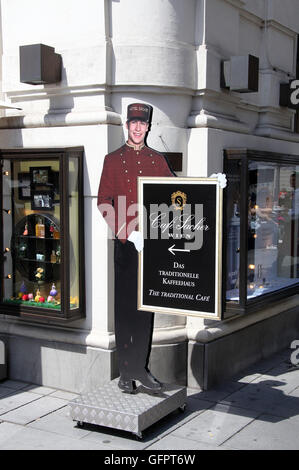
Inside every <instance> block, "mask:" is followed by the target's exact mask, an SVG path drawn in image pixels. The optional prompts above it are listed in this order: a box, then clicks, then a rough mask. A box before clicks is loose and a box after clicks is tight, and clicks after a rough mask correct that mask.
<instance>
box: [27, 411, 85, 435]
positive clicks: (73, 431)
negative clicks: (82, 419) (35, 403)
mask: <svg viewBox="0 0 299 470" xmlns="http://www.w3.org/2000/svg"><path fill="white" fill-rule="evenodd" d="M65 405H66V404H65ZM28 427H30V428H34V429H40V430H42V431H47V432H53V433H55V434H60V435H61V436H68V437H73V438H76V439H81V438H82V437H84V436H86V435H87V434H90V430H88V429H83V428H79V427H77V426H74V423H73V422H72V420H71V419H70V414H69V407H68V406H67V405H66V406H64V407H63V408H60V409H59V410H56V411H53V412H52V413H49V414H47V415H46V416H42V417H40V418H39V419H36V420H35V421H33V422H31V423H29V424H28Z"/></svg>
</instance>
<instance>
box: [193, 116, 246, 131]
mask: <svg viewBox="0 0 299 470" xmlns="http://www.w3.org/2000/svg"><path fill="white" fill-rule="evenodd" d="M187 126H188V127H191V128H202V127H212V128H214V129H221V130H225V131H230V132H240V133H242V134H249V132H250V128H249V126H248V125H247V124H244V123H242V122H241V121H239V120H237V119H229V118H226V117H224V116H221V115H217V114H216V113H215V114H208V113H207V112H205V111H203V112H202V111H201V112H199V113H197V114H190V115H189V116H188V118H187Z"/></svg>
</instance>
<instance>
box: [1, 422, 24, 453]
mask: <svg viewBox="0 0 299 470" xmlns="http://www.w3.org/2000/svg"><path fill="white" fill-rule="evenodd" d="M21 429H23V427H22V426H20V425H18V424H14V423H5V422H0V449H2V444H3V443H4V442H6V441H7V440H9V439H10V438H13V437H14V435H15V434H17V433H18V432H19V431H20V430H21Z"/></svg>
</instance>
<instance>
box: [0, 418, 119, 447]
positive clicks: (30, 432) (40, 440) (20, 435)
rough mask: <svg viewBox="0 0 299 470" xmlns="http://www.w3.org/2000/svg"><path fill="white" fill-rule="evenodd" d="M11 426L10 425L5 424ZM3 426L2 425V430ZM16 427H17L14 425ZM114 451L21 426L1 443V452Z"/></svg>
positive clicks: (104, 445)
mask: <svg viewBox="0 0 299 470" xmlns="http://www.w3.org/2000/svg"><path fill="white" fill-rule="evenodd" d="M5 424H6V425H7V424H10V423H5ZM2 425H3V423H2V424H0V428H1V426H2ZM14 426H16V425H14ZM103 449H104V450H109V451H111V450H113V448H112V447H110V446H108V445H107V444H102V445H100V444H98V443H94V442H89V441H86V442H84V441H82V439H73V438H71V437H68V436H64V438H63V439H62V438H61V435H59V434H55V433H52V432H46V431H42V430H40V429H32V428H29V427H27V426H20V427H19V429H18V430H17V432H15V433H14V434H13V435H11V436H8V437H7V439H5V440H3V441H2V443H1V450H103Z"/></svg>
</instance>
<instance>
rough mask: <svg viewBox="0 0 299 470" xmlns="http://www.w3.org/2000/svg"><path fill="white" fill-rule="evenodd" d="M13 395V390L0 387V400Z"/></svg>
mask: <svg viewBox="0 0 299 470" xmlns="http://www.w3.org/2000/svg"><path fill="white" fill-rule="evenodd" d="M13 393H14V390H12V389H11V388H7V387H4V386H1V387H0V398H2V397H5V396H7V395H11V394H13Z"/></svg>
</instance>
